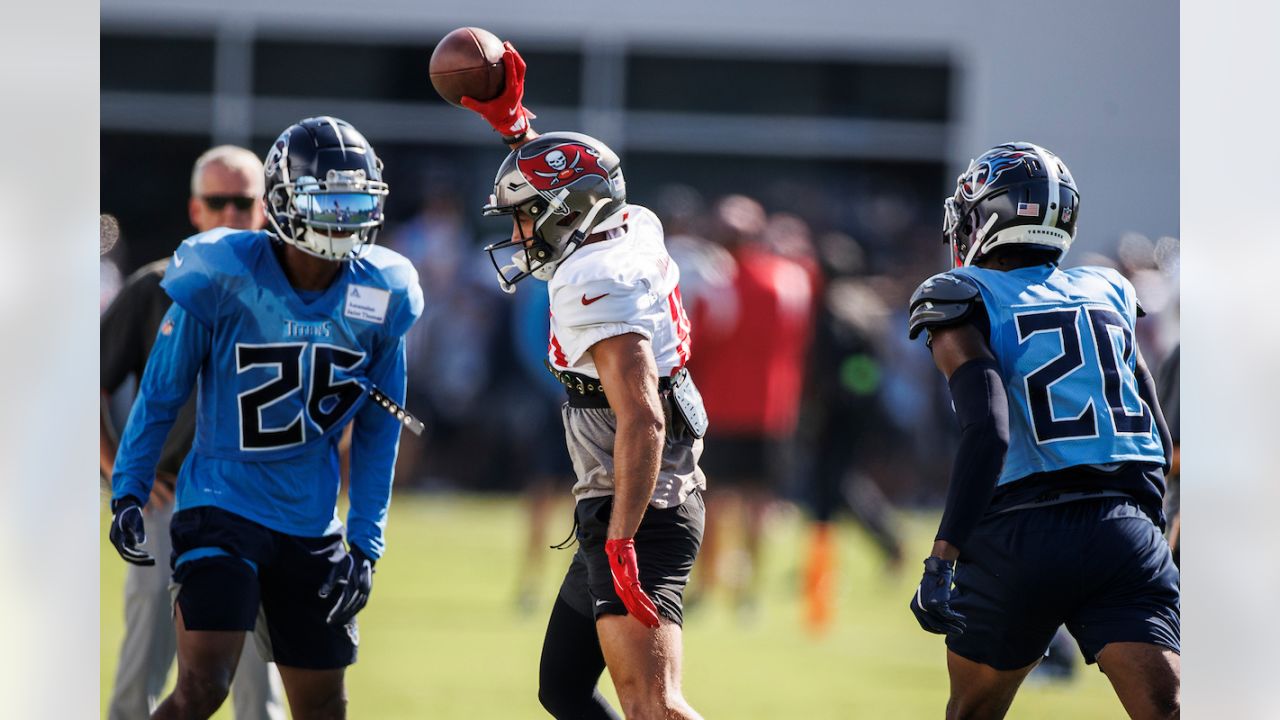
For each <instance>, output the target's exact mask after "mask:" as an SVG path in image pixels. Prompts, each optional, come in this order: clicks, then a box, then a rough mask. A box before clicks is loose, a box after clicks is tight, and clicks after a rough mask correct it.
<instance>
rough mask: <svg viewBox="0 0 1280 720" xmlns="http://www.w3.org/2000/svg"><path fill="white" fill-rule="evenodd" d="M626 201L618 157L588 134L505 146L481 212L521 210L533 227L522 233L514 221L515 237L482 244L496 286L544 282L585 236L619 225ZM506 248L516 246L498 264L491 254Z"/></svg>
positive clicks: (508, 287)
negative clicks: (506, 261) (506, 259)
mask: <svg viewBox="0 0 1280 720" xmlns="http://www.w3.org/2000/svg"><path fill="white" fill-rule="evenodd" d="M626 203H627V186H626V181H625V180H623V177H622V166H621V164H620V162H619V161H618V155H617V153H615V152H613V151H612V150H610V149H609V146H607V145H605V144H604V143H602V142H600V141H599V140H597V139H595V138H593V137H590V136H588V135H582V134H580V133H572V132H553V133H547V134H545V135H539V136H538V137H537V138H535V139H534V140H532V141H530V142H528V143H526V144H524V145H522V146H520V147H519V148H517V149H515V150H512V151H511V154H510V155H508V156H507V159H506V160H503V161H502V165H501V166H499V167H498V174H497V176H496V177H495V178H494V180H493V194H492V195H490V196H489V203H488V204H487V205H485V206H484V214H485V215H487V216H492V215H514V214H515V213H517V212H519V213H522V214H523V215H524V216H525V217H527V218H529V219H530V220H532V221H533V231H532V233H531V234H529V235H526V234H525V227H524V224H522V223H519V222H517V223H515V225H516V227H517V228H519V237H518V238H517V237H515V236H513V237H512V238H511V239H510V240H504V241H502V242H498V243H493V244H492V245H487V246H485V248H484V249H485V251H486V252H488V253H489V259H490V260H491V261H492V262H493V267H494V269H495V270H497V272H498V284H499V285H500V286H501V287H502V289H503V290H504V291H505V292H509V293H510V292H515V284H516V283H517V282H520V281H521V280H523V279H525V278H526V277H529V276H530V275H533V276H534V277H537V278H538V279H540V280H548V279H550V278H551V276H552V274H554V273H555V268H556V265H557V264H559V263H560V262H562V261H563V260H564V259H565V258H567V257H569V255H571V254H572V253H573V252H574V251H575V250H577V249H578V247H579V246H580V245H581V244H582V242H583V241H584V240H586V238H587V236H589V235H591V234H592V233H595V232H601V231H603V230H608V229H610V228H613V227H617V226H618V225H620V224H621V223H622V215H623V213H622V209H623V207H624V206H625V205H626ZM506 248H516V251H515V252H514V253H513V254H512V255H511V263H510V264H507V265H499V261H498V258H497V257H496V256H495V255H494V252H496V251H498V250H504V249H506ZM512 269H514V270H516V272H515V273H514V274H512V275H508V274H507V273H508V271H510V270H512Z"/></svg>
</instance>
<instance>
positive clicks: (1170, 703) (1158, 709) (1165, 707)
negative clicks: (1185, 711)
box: [1151, 684, 1182, 720]
mask: <svg viewBox="0 0 1280 720" xmlns="http://www.w3.org/2000/svg"><path fill="white" fill-rule="evenodd" d="M1181 714H1182V697H1181V693H1180V692H1179V691H1178V686H1177V685H1176V684H1175V685H1169V686H1167V687H1161V688H1157V689H1156V690H1154V691H1153V692H1152V693H1151V717H1152V718H1155V719H1156V720H1177V718H1178V717H1180V716H1181Z"/></svg>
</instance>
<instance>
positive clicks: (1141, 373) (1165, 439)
mask: <svg viewBox="0 0 1280 720" xmlns="http://www.w3.org/2000/svg"><path fill="white" fill-rule="evenodd" d="M1134 377H1135V378H1136V379H1137V381H1138V396H1139V397H1141V398H1142V400H1143V402H1145V403H1146V404H1147V406H1148V407H1150V408H1151V416H1152V417H1153V418H1154V419H1155V423H1156V431H1157V432H1159V433H1160V444H1161V445H1163V446H1164V471H1165V473H1166V474H1167V473H1168V472H1169V470H1171V469H1172V468H1173V435H1171V434H1170V433H1169V424H1168V423H1166V422H1165V420H1164V412H1163V411H1162V410H1161V409H1160V400H1159V399H1158V398H1157V397H1156V381H1155V378H1153V377H1151V371H1150V370H1148V369H1147V366H1146V364H1139V365H1138V371H1137V372H1136V373H1135V374H1134Z"/></svg>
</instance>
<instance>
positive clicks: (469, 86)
mask: <svg viewBox="0 0 1280 720" xmlns="http://www.w3.org/2000/svg"><path fill="white" fill-rule="evenodd" d="M502 52H503V48H502V41H501V40H499V39H498V36H496V35H494V34H493V33H491V32H489V31H488V30H483V29H481V28H477V27H462V28H458V29H457V30H454V31H453V32H451V33H449V34H448V35H445V36H444V38H443V39H442V40H440V42H439V43H438V44H437V45H436V49H435V51H433V52H432V53H431V84H432V85H433V86H435V89H436V92H438V93H440V97H442V98H444V99H445V100H446V101H448V102H449V103H450V104H452V105H457V106H458V107H462V103H461V99H462V97H463V96H464V95H465V96H467V97H472V98H475V99H476V100H492V99H493V98H495V97H497V96H498V95H501V94H502V89H503V86H504V85H505V72H506V71H505V69H504V68H503V64H502Z"/></svg>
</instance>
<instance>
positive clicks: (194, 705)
mask: <svg viewBox="0 0 1280 720" xmlns="http://www.w3.org/2000/svg"><path fill="white" fill-rule="evenodd" d="M230 691H231V676H230V675H228V674H227V673H222V672H212V673H210V672H194V671H187V672H183V673H180V674H179V676H178V683H177V686H176V687H175V688H174V696H175V698H176V699H177V701H178V703H179V704H180V705H182V706H183V707H184V708H186V709H187V710H188V711H189V712H191V713H192V714H196V715H204V716H206V717H207V716H209V715H212V714H213V713H214V712H215V711H216V710H217V709H218V708H220V707H222V703H223V702H225V701H226V699H227V694H228V693H229V692H230Z"/></svg>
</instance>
